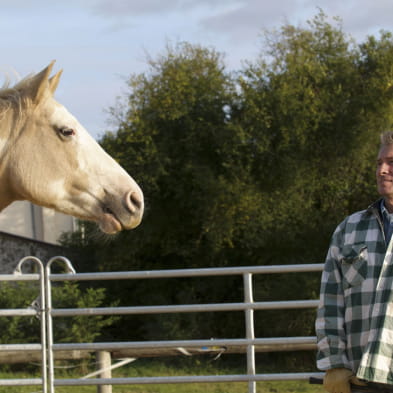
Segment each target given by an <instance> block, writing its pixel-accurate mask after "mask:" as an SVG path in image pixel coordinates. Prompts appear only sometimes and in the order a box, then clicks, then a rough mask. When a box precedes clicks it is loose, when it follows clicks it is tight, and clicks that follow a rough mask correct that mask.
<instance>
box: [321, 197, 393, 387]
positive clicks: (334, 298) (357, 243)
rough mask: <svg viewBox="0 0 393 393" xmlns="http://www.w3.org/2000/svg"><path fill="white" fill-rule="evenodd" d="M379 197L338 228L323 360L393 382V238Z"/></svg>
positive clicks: (324, 287) (325, 281) (326, 295)
mask: <svg viewBox="0 0 393 393" xmlns="http://www.w3.org/2000/svg"><path fill="white" fill-rule="evenodd" d="M379 203H380V201H378V202H376V203H374V204H373V205H371V206H370V207H369V208H368V209H367V210H363V211H361V212H357V213H354V214H352V215H351V216H349V217H347V218H346V219H345V220H344V221H343V222H342V223H341V224H340V225H339V226H338V227H337V229H336V231H335V232H334V234H333V237H332V241H331V244H330V248H329V252H328V255H327V258H326V262H325V268H324V271H323V274H322V282H321V298H320V304H319V308H318V316H317V320H316V332H317V338H318V355H317V366H318V368H319V369H321V370H328V369H331V368H337V367H346V368H349V369H351V370H352V371H353V372H354V373H356V375H357V377H358V378H361V379H365V380H367V381H373V382H379V383H385V384H393V263H391V260H392V247H393V241H391V242H390V243H389V246H388V247H386V243H385V236H384V231H383V224H382V218H381V216H380V212H379Z"/></svg>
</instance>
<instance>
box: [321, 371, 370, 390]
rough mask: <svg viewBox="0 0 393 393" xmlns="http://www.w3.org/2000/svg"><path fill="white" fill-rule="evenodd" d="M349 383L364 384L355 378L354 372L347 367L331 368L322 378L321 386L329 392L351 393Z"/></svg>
mask: <svg viewBox="0 0 393 393" xmlns="http://www.w3.org/2000/svg"><path fill="white" fill-rule="evenodd" d="M351 384H353V385H359V386H366V384H365V383H364V382H362V381H360V380H359V379H357V378H356V376H355V374H354V373H353V372H352V371H351V370H348V369H347V368H332V369H331V370H327V371H326V374H325V378H324V379H323V387H324V388H325V389H326V390H327V391H328V392H329V393H351Z"/></svg>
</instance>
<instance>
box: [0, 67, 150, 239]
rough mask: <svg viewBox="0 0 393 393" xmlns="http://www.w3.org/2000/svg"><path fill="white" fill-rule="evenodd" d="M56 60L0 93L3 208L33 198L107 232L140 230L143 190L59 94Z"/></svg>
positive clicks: (36, 202)
mask: <svg viewBox="0 0 393 393" xmlns="http://www.w3.org/2000/svg"><path fill="white" fill-rule="evenodd" d="M53 64H54V62H52V63H51V64H50V65H49V66H48V67H47V68H45V69H44V70H43V71H41V72H40V73H38V74H36V75H34V76H32V77H29V78H26V79H24V80H22V81H21V82H19V83H18V84H17V85H16V86H14V87H13V88H8V89H4V90H3V91H1V92H0V188H1V190H2V192H1V195H0V210H1V209H3V208H4V207H5V206H7V205H8V204H10V203H11V202H13V201H14V200H29V201H31V202H33V203H35V204H38V205H41V206H46V207H50V208H53V209H55V210H57V211H60V212H62V213H65V214H69V215H72V216H75V217H78V218H81V219H84V220H92V221H95V222H97V223H98V224H99V227H100V229H101V230H102V231H103V232H105V233H109V234H112V233H116V232H119V231H121V230H122V229H132V228H135V227H136V226H137V225H139V223H140V222H141V219H142V215H143V209H144V202H143V194H142V191H141V189H140V188H139V186H138V185H137V183H136V182H135V181H134V180H133V179H132V177H130V176H129V174H128V173H127V172H126V171H125V170H124V169H123V168H121V167H120V165H119V164H118V163H117V162H116V161H115V160H114V159H113V158H112V157H110V156H109V155H108V154H107V153H106V152H105V151H104V150H103V149H102V148H101V147H100V145H99V144H98V143H97V142H96V141H95V140H94V138H92V137H91V136H90V135H89V134H88V132H87V131H86V130H85V128H84V127H83V126H82V125H81V124H80V123H79V122H78V120H77V119H76V118H75V117H74V116H73V115H71V114H70V113H69V111H68V110H67V109H66V108H65V107H64V106H63V105H61V104H60V103H58V102H57V101H56V100H55V99H54V97H53V95H54V92H55V90H56V88H57V85H58V83H59V80H60V76H61V71H59V72H58V73H56V74H55V75H54V76H53V77H50V74H51V71H52V68H53ZM1 108H2V109H1Z"/></svg>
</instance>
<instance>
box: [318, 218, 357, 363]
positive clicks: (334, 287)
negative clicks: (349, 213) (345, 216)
mask: <svg viewBox="0 0 393 393" xmlns="http://www.w3.org/2000/svg"><path fill="white" fill-rule="evenodd" d="M344 228H345V223H342V224H341V225H340V226H339V227H338V228H337V229H336V231H335V233H334V234H333V237H332V241H331V244H330V247H329V251H328V255H327V258H326V261H325V266H324V270H323V273H322V279H321V291H320V302H319V307H318V313H317V319H316V323H315V327H316V334H317V343H318V344H317V345H318V352H317V367H318V369H320V370H328V369H332V368H338V367H346V368H351V367H350V366H349V362H348V359H347V356H346V343H347V340H346V335H345V331H344V313H345V308H344V294H343V287H342V273H341V269H340V265H339V264H340V259H341V257H340V254H341V253H340V249H341V247H342V245H343V231H344Z"/></svg>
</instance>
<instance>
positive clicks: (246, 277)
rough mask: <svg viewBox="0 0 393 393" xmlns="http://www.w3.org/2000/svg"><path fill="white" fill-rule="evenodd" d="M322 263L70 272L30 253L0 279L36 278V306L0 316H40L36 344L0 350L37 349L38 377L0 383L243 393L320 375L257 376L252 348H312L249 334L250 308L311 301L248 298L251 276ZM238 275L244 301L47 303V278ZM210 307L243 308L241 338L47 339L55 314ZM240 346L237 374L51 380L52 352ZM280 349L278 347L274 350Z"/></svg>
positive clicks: (300, 341)
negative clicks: (217, 386) (235, 390)
mask: <svg viewBox="0 0 393 393" xmlns="http://www.w3.org/2000/svg"><path fill="white" fill-rule="evenodd" d="M28 261H29V262H31V263H33V264H35V265H36V266H37V269H38V273H37V274H24V273H22V268H23V265H24V264H25V263H26V262H28ZM54 262H57V263H62V264H64V266H65V267H66V269H67V272H68V273H65V274H52V273H51V267H52V264H53V263H54ZM322 267H323V265H322V264H304V265H281V266H249V267H233V268H212V269H181V270H180V269H179V270H156V271H134V272H133V271H129V272H108V273H81V274H76V273H75V270H74V268H73V267H72V265H71V263H70V261H69V260H68V259H66V258H65V257H54V258H52V259H50V260H49V261H48V262H47V264H46V265H45V266H44V264H43V263H42V262H41V261H40V260H39V259H38V258H35V257H26V258H23V259H22V260H21V261H20V262H19V264H18V267H17V269H16V271H15V274H13V275H0V281H37V282H39V288H40V290H39V292H40V293H39V300H38V301H37V305H38V306H37V307H36V308H29V309H17V310H0V316H32V315H36V316H38V317H39V318H40V327H41V343H40V344H14V345H0V351H11V350H12V351H40V352H41V361H42V378H37V379H8V380H7V379H3V380H0V386H11V385H14V386H15V385H19V386H22V385H41V386H42V391H43V392H44V393H47V392H48V391H49V393H54V392H55V387H56V386H82V385H96V386H102V385H131V384H161V383H196V382H209V383H212V382H248V392H249V393H255V392H256V382H257V381H272V380H305V379H308V378H310V377H311V376H314V377H321V376H322V374H321V373H279V374H257V373H256V369H255V351H256V347H257V348H264V351H270V352H275V351H276V350H277V349H278V350H286V349H285V348H297V349H311V350H314V349H315V348H316V345H315V343H316V338H315V337H277V338H256V337H255V334H254V311H255V310H286V309H305V308H315V307H316V306H317V304H318V301H317V300H298V301H297V300H295V301H271V302H254V295H253V275H257V274H275V273H303V272H319V271H321V270H322ZM233 275H237V276H239V275H240V276H242V277H243V287H244V301H243V302H240V303H220V304H191V305H187V304H185V305H166V306H145V307H139V306H138V307H101V308H79V309H72V308H67V309H55V308H53V307H52V291H51V285H52V282H59V281H97V280H137V279H157V278H180V277H207V276H233ZM212 311H243V312H244V317H245V327H246V330H245V331H246V336H245V337H244V338H241V339H208V340H176V341H174V340H171V341H149V342H136V341H131V342H99V343H74V344H73V343H69V344H56V343H54V340H53V331H54V330H53V329H54V327H53V325H54V324H53V320H54V318H56V317H60V316H61V317H70V316H82V315H85V316H86V315H126V314H128V315H136V314H154V313H184V312H187V313H193V312H212ZM213 346H214V347H227V346H230V347H233V348H236V347H237V348H241V349H244V351H245V352H246V354H247V370H246V372H245V373H244V374H240V375H205V376H182V377H179V376H177V377H146V378H145V377H138V378H90V379H82V378H74V379H56V378H55V374H54V353H55V352H56V351H73V350H85V351H91V352H96V351H108V352H111V351H116V350H117V349H119V348H121V349H125V348H128V349H133V350H140V349H142V348H143V349H148V348H209V347H213ZM279 348H284V349H279Z"/></svg>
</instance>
